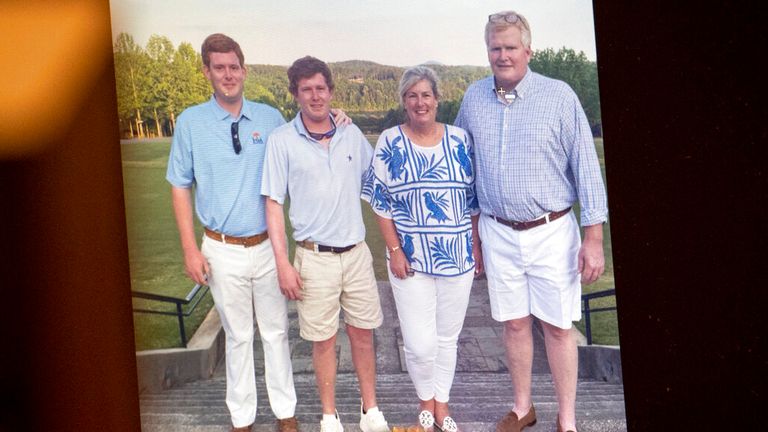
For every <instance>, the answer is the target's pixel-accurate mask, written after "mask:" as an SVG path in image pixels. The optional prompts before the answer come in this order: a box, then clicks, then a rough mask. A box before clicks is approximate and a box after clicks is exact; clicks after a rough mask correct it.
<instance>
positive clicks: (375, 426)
mask: <svg viewBox="0 0 768 432" xmlns="http://www.w3.org/2000/svg"><path fill="white" fill-rule="evenodd" d="M360 430H361V431H363V432H389V426H388V425H387V421H386V420H384V414H383V413H382V412H381V411H379V408H378V407H373V408H369V409H368V412H366V413H363V404H362V403H361V404H360Z"/></svg>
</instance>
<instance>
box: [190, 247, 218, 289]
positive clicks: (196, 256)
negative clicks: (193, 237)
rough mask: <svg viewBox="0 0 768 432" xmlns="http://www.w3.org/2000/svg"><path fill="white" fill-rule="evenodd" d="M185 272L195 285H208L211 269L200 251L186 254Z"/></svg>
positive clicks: (195, 249)
mask: <svg viewBox="0 0 768 432" xmlns="http://www.w3.org/2000/svg"><path fill="white" fill-rule="evenodd" d="M184 270H185V272H186V273H187V276H188V277H189V278H190V279H192V280H193V281H195V283H198V284H200V285H208V275H210V274H211V273H210V272H211V269H210V267H208V261H207V260H206V259H205V257H204V256H203V254H202V253H201V252H200V249H197V248H194V249H190V250H189V251H185V252H184Z"/></svg>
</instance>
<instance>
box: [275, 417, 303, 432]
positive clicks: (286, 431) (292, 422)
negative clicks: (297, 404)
mask: <svg viewBox="0 0 768 432" xmlns="http://www.w3.org/2000/svg"><path fill="white" fill-rule="evenodd" d="M277 432H299V422H298V420H296V417H288V418H284V419H277Z"/></svg>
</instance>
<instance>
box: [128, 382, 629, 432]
mask: <svg viewBox="0 0 768 432" xmlns="http://www.w3.org/2000/svg"><path fill="white" fill-rule="evenodd" d="M294 380H295V385H296V391H297V394H299V405H298V406H297V408H296V416H297V417H298V419H299V422H300V423H301V431H303V432H314V431H318V430H319V423H318V422H319V413H320V403H319V401H318V397H317V390H316V388H315V384H314V375H312V374H296V375H295V376H294ZM532 384H533V391H532V393H533V399H534V403H535V404H536V411H537V414H538V418H539V422H538V423H537V424H536V426H534V427H533V428H531V429H529V430H530V431H531V432H535V431H537V430H538V431H549V430H554V429H555V424H554V421H555V418H556V416H557V402H556V399H555V395H554V389H553V386H552V380H551V377H550V376H549V375H548V374H535V375H534V376H533V380H532ZM257 386H258V389H259V394H258V404H259V405H258V413H257V418H256V426H255V427H254V431H256V432H260V431H272V430H274V417H273V415H272V412H271V410H270V409H269V402H268V400H267V395H266V390H265V386H264V380H263V377H258V378H257ZM451 394H452V396H451V410H452V412H453V414H454V416H455V418H456V420H457V421H458V422H459V425H460V427H462V429H463V430H464V431H465V432H473V431H475V432H485V431H493V430H495V424H496V421H497V420H498V419H499V418H500V417H501V416H503V415H504V413H506V412H507V411H508V410H509V409H510V403H511V400H512V387H511V382H510V379H509V376H508V375H507V374H505V373H473V372H467V373H457V374H456V378H455V380H454V385H453V389H452V392H451ZM336 395H337V396H336V400H337V409H338V411H339V415H340V417H341V419H342V422H344V426H345V430H346V431H347V432H357V431H358V430H359V427H358V426H357V421H358V420H359V409H360V399H359V392H358V388H357V379H356V377H355V376H354V374H349V373H342V374H339V375H338V377H337V384H336ZM224 396H225V382H224V379H223V378H221V377H218V378H214V379H211V380H205V381H197V382H193V383H189V384H186V385H184V386H181V387H178V388H174V389H170V390H166V391H164V392H162V393H155V394H142V395H141V413H142V414H141V419H142V430H143V431H145V432H147V431H156V432H163V431H190V432H191V431H195V432H203V431H227V430H228V428H229V424H230V423H229V422H230V417H229V413H228V411H227V407H226V405H225V403H224ZM377 398H378V401H379V407H380V408H381V409H382V410H383V411H384V413H385V415H386V417H387V420H388V421H389V424H390V426H400V427H406V426H408V425H411V424H413V423H415V417H416V413H417V407H416V400H417V399H416V393H415V390H414V389H413V385H412V384H411V381H410V378H409V377H408V375H407V374H405V373H395V374H380V375H378V377H377ZM576 410H577V417H578V419H579V426H580V430H581V431H587V432H588V431H622V430H626V422H625V420H624V419H625V411H624V396H623V387H622V386H621V385H620V384H609V383H605V382H599V381H590V380H581V381H579V384H578V390H577V406H576Z"/></svg>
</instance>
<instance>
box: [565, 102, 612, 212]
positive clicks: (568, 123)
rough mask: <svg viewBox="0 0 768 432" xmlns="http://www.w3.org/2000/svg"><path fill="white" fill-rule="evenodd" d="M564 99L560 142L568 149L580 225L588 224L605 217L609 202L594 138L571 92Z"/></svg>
mask: <svg viewBox="0 0 768 432" xmlns="http://www.w3.org/2000/svg"><path fill="white" fill-rule="evenodd" d="M570 93H571V97H570V98H569V99H567V101H568V102H567V104H568V105H570V106H566V107H564V108H565V109H564V110H563V113H564V114H563V118H562V120H561V131H562V134H561V140H563V142H562V145H563V146H564V148H566V149H567V151H568V152H569V154H568V164H569V166H570V169H571V172H572V173H573V177H574V181H575V186H576V192H577V194H578V197H579V204H580V207H581V225H582V226H590V225H595V224H599V223H603V222H605V221H606V220H607V219H608V204H607V197H606V193H605V185H604V182H603V176H602V173H601V171H600V162H599V160H598V158H597V152H596V150H595V140H594V138H593V137H592V131H591V129H590V127H589V121H588V120H587V116H586V114H585V113H584V109H583V108H582V107H581V103H579V99H578V97H577V96H576V94H575V93H573V91H571V92H570Z"/></svg>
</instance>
